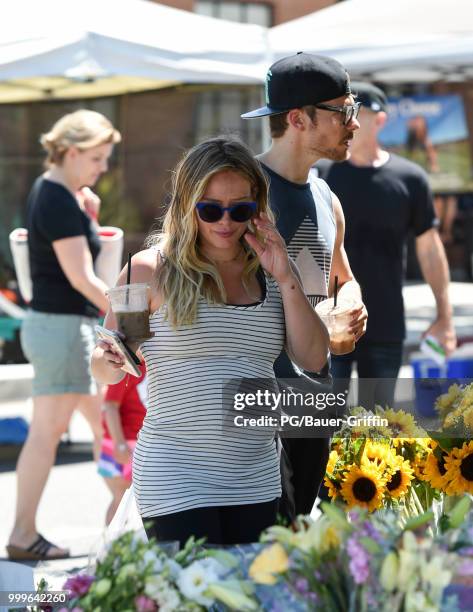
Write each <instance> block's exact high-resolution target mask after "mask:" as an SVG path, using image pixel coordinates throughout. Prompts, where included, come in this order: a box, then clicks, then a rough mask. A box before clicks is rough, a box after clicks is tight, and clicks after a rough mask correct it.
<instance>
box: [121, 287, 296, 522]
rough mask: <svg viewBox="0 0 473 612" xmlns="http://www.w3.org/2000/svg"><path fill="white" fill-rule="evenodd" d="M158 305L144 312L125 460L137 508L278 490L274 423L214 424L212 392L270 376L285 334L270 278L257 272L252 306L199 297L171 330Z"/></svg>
mask: <svg viewBox="0 0 473 612" xmlns="http://www.w3.org/2000/svg"><path fill="white" fill-rule="evenodd" d="M164 308H165V306H164ZM164 308H163V309H160V311H158V312H156V313H154V314H153V316H152V317H151V318H150V326H151V331H152V332H154V333H155V336H154V337H153V338H151V339H150V340H148V341H146V342H145V343H144V344H143V345H142V347H141V350H142V352H143V355H144V358H145V361H146V367H147V372H148V393H149V396H148V410H147V413H146V417H145V420H144V423H143V428H142V430H141V432H140V434H139V438H138V443H137V445H136V449H135V452H134V460H133V483H134V489H135V494H136V499H137V504H138V508H139V511H140V514H141V515H142V516H143V517H153V516H160V515H164V514H170V513H173V512H180V511H183V510H189V509H191V508H198V507H205V506H224V505H238V504H248V503H258V502H265V501H270V500H272V499H274V498H276V497H279V496H280V494H281V487H280V472H279V460H278V455H277V451H276V446H275V441H274V430H272V429H261V428H255V429H248V428H244V429H243V428H241V429H237V428H234V427H233V428H231V429H230V430H229V429H225V431H222V425H223V423H224V417H225V416H226V415H228V412H227V413H226V412H225V407H224V401H230V400H231V399H232V398H230V397H226V396H225V395H224V394H223V393H222V389H223V384H224V381H225V380H226V379H234V378H265V379H273V378H274V371H273V363H274V361H275V359H276V358H277V357H278V355H279V353H280V351H281V349H282V348H283V345H284V339H285V329H284V312H283V307H282V300H281V296H280V293H279V289H278V287H277V284H276V283H275V282H274V280H272V279H270V278H269V277H266V295H265V299H264V300H263V301H262V302H260V303H258V304H256V305H251V306H232V305H209V304H207V303H206V302H205V301H204V300H201V301H200V304H199V308H198V316H197V320H196V323H195V324H194V325H192V326H182V327H180V328H178V329H177V330H173V329H172V328H171V326H170V325H169V323H168V322H166V321H164ZM232 403H233V402H232ZM225 405H226V406H227V409H228V404H225ZM243 413H245V411H243ZM235 414H237V413H236V412H235ZM232 416H233V415H232Z"/></svg>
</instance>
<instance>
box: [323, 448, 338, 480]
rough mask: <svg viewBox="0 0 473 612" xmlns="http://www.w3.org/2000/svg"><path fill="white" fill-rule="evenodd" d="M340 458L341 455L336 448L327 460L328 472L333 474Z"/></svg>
mask: <svg viewBox="0 0 473 612" xmlns="http://www.w3.org/2000/svg"><path fill="white" fill-rule="evenodd" d="M338 459H339V455H338V453H337V451H336V450H333V451H330V455H329V458H328V462H327V470H326V471H327V474H330V475H332V474H333V470H334V469H335V466H336V465H337V461H338Z"/></svg>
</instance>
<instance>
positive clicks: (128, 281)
mask: <svg viewBox="0 0 473 612" xmlns="http://www.w3.org/2000/svg"><path fill="white" fill-rule="evenodd" d="M130 280H131V253H128V265H127V268H126V284H127V285H129V284H130Z"/></svg>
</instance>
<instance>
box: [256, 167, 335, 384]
mask: <svg viewBox="0 0 473 612" xmlns="http://www.w3.org/2000/svg"><path fill="white" fill-rule="evenodd" d="M262 166H263V169H264V171H265V172H266V174H267V176H268V178H269V201H270V205H271V209H272V210H273V212H274V215H275V217H276V225H277V228H278V231H279V232H280V234H281V236H282V237H283V238H284V240H285V242H286V245H287V250H288V253H289V255H290V257H291V258H292V259H293V260H294V261H295V263H296V265H297V267H298V269H299V272H300V274H301V277H302V282H303V285H304V291H305V292H306V295H307V297H308V298H309V301H310V303H311V304H312V305H313V306H315V305H316V304H318V303H319V302H321V301H323V300H325V299H326V298H327V297H328V286H329V278H330V268H331V265H332V255H333V248H334V244H335V236H336V223H335V217H334V214H333V208H332V194H331V191H330V188H329V187H328V185H327V183H326V182H325V181H323V180H322V179H320V178H317V177H316V175H315V174H314V173H312V172H311V174H310V176H309V182H307V183H305V184H299V183H293V182H292V181H288V180H287V179H285V178H284V177H282V176H280V175H279V174H277V173H276V172H273V170H271V169H270V168H268V167H267V166H265V165H264V164H262ZM274 370H275V372H276V375H277V376H278V377H279V378H293V377H294V376H297V375H298V374H297V372H296V371H295V370H294V366H293V365H292V363H291V361H290V359H289V357H288V355H287V354H286V353H285V352H284V353H281V355H280V357H279V358H278V359H277V361H276V363H275V364H274Z"/></svg>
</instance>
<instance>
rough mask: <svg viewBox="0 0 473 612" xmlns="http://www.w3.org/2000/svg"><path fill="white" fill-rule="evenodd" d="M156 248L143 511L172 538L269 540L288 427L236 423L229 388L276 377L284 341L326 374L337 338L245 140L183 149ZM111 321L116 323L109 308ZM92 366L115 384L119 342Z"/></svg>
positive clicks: (141, 457) (138, 483)
mask: <svg viewBox="0 0 473 612" xmlns="http://www.w3.org/2000/svg"><path fill="white" fill-rule="evenodd" d="M150 244H151V246H150V248H148V249H147V250H144V251H142V252H140V253H138V254H137V255H135V256H134V257H133V258H132V269H131V277H132V280H133V282H146V283H149V285H150V288H151V291H150V304H149V305H150V313H151V314H150V328H151V331H152V332H153V333H154V335H153V337H152V338H150V339H149V340H147V341H146V342H144V343H143V344H142V345H141V352H142V354H143V357H144V359H145V361H146V368H147V372H148V393H149V397H148V411H147V414H146V417H145V420H144V423H143V428H142V430H141V432H140V434H139V438H138V443H137V446H136V449H135V454H134V460H133V482H134V488H135V494H136V500H137V504H138V509H139V511H140V514H141V516H142V518H143V519H144V521H145V522H147V521H149V522H150V523H148V524H151V527H148V528H147V532H148V535H149V536H152V535H154V536H156V537H157V539H159V540H179V541H180V542H181V544H182V543H184V542H185V541H186V540H187V538H188V537H190V536H191V535H193V536H195V537H206V538H207V540H208V541H209V542H211V543H212V544H236V543H244V542H251V541H256V540H257V539H258V537H259V534H260V533H261V531H262V530H263V529H265V528H266V527H268V526H269V525H271V524H273V523H274V522H275V519H276V512H277V503H278V498H279V497H280V494H281V484H280V473H279V461H278V456H277V450H276V445H275V440H274V434H275V430H274V428H271V427H265V428H262V427H261V428H255V427H252V428H246V427H244V428H241V427H226V426H224V423H225V422H226V421H225V418H226V417H228V415H229V413H231V411H232V409H233V405H232V406H231V408H229V407H228V406H227V407H225V402H224V400H223V397H224V396H225V389H226V387H225V386H224V385H225V381H227V380H229V379H253V378H258V379H265V380H268V379H269V380H272V379H274V371H273V363H274V361H275V359H276V358H277V356H278V355H279V353H280V352H281V349H282V348H283V346H285V347H286V349H287V351H288V352H289V354H290V355H291V357H292V359H294V361H295V362H296V363H297V364H298V365H299V366H300V367H301V368H303V369H306V370H310V371H317V370H320V368H321V367H322V366H323V365H324V363H325V361H326V358H327V351H328V334H327V330H326V328H325V327H324V325H323V323H322V322H321V321H320V319H319V318H318V316H317V314H316V313H315V311H314V310H313V308H312V307H311V305H310V303H309V301H308V300H307V298H306V296H305V294H304V291H303V288H302V286H301V284H300V280H299V277H298V273H297V270H296V268H295V266H294V264H293V263H292V262H291V261H290V259H289V257H288V254H287V251H286V247H285V244H284V241H283V240H282V238H281V236H280V235H279V234H278V232H277V230H276V228H275V226H274V222H273V217H272V214H271V211H270V209H269V206H268V185H267V182H266V179H265V176H264V174H263V172H262V170H261V167H260V165H259V162H258V161H257V160H255V159H254V157H253V155H252V154H251V152H250V150H249V149H247V148H246V147H245V146H244V145H243V144H242V143H240V142H238V141H236V140H234V139H229V138H214V139H211V140H208V141H206V142H203V143H201V144H199V145H197V146H195V147H194V148H193V149H191V150H190V151H189V152H187V153H186V154H185V155H184V157H183V159H182V160H181V162H180V163H179V164H178V166H177V168H176V170H175V172H174V174H173V189H172V195H171V200H170V204H169V207H168V210H167V213H166V216H165V219H164V224H163V230H162V233H161V234H159V235H158V236H157V237H155V238H154V239H152V240H151V243H150ZM125 282H126V272H125V271H123V272H122V274H121V275H120V278H119V280H118V284H124V283H125ZM105 325H106V326H107V327H108V328H110V329H113V328H115V327H116V321H115V318H114V316H113V313H112V312H110V311H109V312H108V314H107V317H106V322H105ZM92 365H93V372H94V375H95V376H96V378H97V379H99V380H101V381H102V382H106V383H115V382H117V381H118V380H120V379H121V378H122V377H123V371H122V370H121V369H120V368H121V366H122V365H123V363H122V362H121V361H120V357H119V356H118V355H117V354H115V353H113V352H112V350H111V347H110V346H109V345H107V344H106V343H100V344H99V346H98V347H97V348H96V350H95V353H94V357H93V362H92ZM241 414H242V413H240V412H235V413H234V414H231V415H230V418H234V416H235V415H241ZM243 415H244V414H243ZM230 422H231V420H230Z"/></svg>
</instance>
